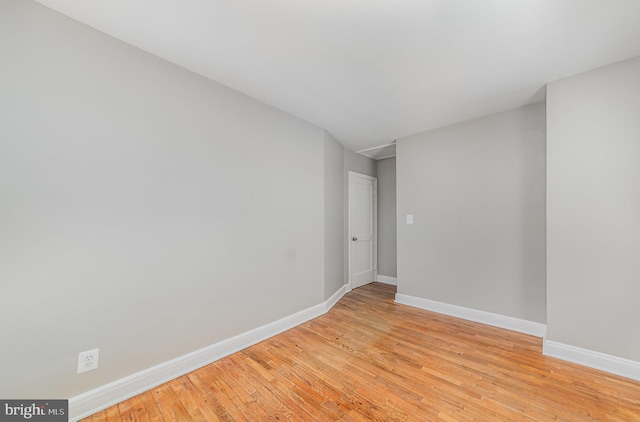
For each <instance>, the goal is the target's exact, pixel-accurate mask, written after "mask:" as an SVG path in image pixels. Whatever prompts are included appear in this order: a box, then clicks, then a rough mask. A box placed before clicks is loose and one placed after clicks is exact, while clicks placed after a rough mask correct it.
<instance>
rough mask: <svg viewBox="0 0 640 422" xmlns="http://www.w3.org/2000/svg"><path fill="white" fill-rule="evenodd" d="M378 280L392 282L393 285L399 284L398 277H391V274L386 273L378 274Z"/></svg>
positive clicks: (386, 282)
mask: <svg viewBox="0 0 640 422" xmlns="http://www.w3.org/2000/svg"><path fill="white" fill-rule="evenodd" d="M376 281H378V282H380V283H385V284H391V285H393V286H397V285H398V279H397V278H396V277H389V276H386V275H380V274H378V276H377V277H376Z"/></svg>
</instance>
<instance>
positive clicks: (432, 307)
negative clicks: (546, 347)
mask: <svg viewBox="0 0 640 422" xmlns="http://www.w3.org/2000/svg"><path fill="white" fill-rule="evenodd" d="M396 303H400V304H403V305H409V306H413V307H416V308H420V309H426V310H427V311H432V312H437V313H440V314H445V315H449V316H453V317H456V318H462V319H466V320H469V321H473V322H479V323H481V324H486V325H491V326H494V327H498V328H505V329H507V330H512V331H517V332H519V333H524V334H530V335H532V336H536V337H544V335H545V333H546V332H547V326H546V325H545V324H540V323H538V322H533V321H527V320H524V319H519V318H514V317H510V316H505V315H500V314H494V313H491V312H485V311H479V310H477V309H471V308H465V307H463V306H457V305H450V304H448V303H443V302H437V301H435V300H429V299H423V298H421V297H416V296H409V295H405V294H401V293H397V294H396Z"/></svg>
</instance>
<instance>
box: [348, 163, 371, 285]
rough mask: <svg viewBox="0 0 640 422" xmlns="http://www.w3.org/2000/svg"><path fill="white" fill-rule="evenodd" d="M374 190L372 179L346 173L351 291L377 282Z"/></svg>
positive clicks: (362, 175)
mask: <svg viewBox="0 0 640 422" xmlns="http://www.w3.org/2000/svg"><path fill="white" fill-rule="evenodd" d="M377 190H378V180H377V179H376V178H375V177H371V176H366V175H364V174H359V173H354V172H351V171H350V172H349V282H350V284H351V288H352V289H355V288H356V287H360V286H363V285H365V284H367V283H371V282H372V281H375V279H376V275H377V274H376V272H377V268H376V265H377V262H376V261H377V245H376V234H377V233H376V232H377V226H378V224H377V210H378V201H377Z"/></svg>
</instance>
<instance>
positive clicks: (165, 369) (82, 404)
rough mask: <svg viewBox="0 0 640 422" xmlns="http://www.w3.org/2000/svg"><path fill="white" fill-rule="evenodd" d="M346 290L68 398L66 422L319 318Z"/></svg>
mask: <svg viewBox="0 0 640 422" xmlns="http://www.w3.org/2000/svg"><path fill="white" fill-rule="evenodd" d="M349 290H350V289H349V286H348V285H346V284H345V285H344V286H342V287H341V288H340V289H338V291H337V292H335V293H334V294H333V295H332V296H331V297H330V298H329V299H327V300H326V301H324V302H323V303H320V304H318V305H315V306H312V307H310V308H307V309H304V310H302V311H300V312H297V313H295V314H293V315H289V316H287V317H284V318H282V319H280V320H278V321H274V322H272V323H269V324H266V325H263V326H261V327H258V328H255V329H253V330H250V331H247V332H245V333H242V334H239V335H237V336H235V337H231V338H229V339H226V340H222V341H220V342H218V343H215V344H212V345H210V346H207V347H204V348H202V349H200V350H196V351H194V352H191V353H188V354H186V355H183V356H180V357H177V358H175V359H172V360H169V361H167V362H163V363H161V364H159V365H156V366H153V367H151V368H148V369H145V370H143V371H140V372H137V373H135V374H132V375H129V376H127V377H124V378H121V379H119V380H116V381H114V382H111V383H109V384H106V385H103V386H101V387H98V388H96V389H94V390H91V391H87V392H86V393H82V394H80V395H77V396H75V397H72V398H71V399H69V420H70V421H72V422H74V421H78V420H80V419H82V418H86V417H87V416H89V415H92V414H94V413H96V412H99V411H100V410H103V409H106V408H107V407H109V406H113V405H114V404H117V403H120V402H121V401H123V400H126V399H128V398H131V397H133V396H135V395H137V394H140V393H143V392H145V391H147V390H150V389H151V388H153V387H156V386H158V385H160V384H163V383H165V382H167V381H171V380H172V379H175V378H177V377H180V376H182V375H184V374H187V373H189V372H192V371H194V370H196V369H198V368H201V367H203V366H205V365H208V364H210V363H211V362H215V361H216V360H218V359H221V358H223V357H225V356H229V355H230V354H232V353H235V352H238V351H240V350H243V349H246V348H247V347H250V346H253V345H254V344H257V343H259V342H261V341H263V340H266V339H268V338H270V337H273V336H275V335H276V334H279V333H282V332H283V331H286V330H289V329H291V328H293V327H295V326H297V325H300V324H302V323H304V322H307V321H309V320H311V319H313V318H316V317H319V316H320V315H323V314H325V313H326V312H327V311H329V309H331V308H332V307H333V306H334V305H335V304H336V303H337V302H338V301H339V300H340V299H341V298H342V296H344V295H345V293H347V292H348V291H349Z"/></svg>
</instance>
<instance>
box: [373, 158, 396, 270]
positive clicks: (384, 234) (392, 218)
mask: <svg viewBox="0 0 640 422" xmlns="http://www.w3.org/2000/svg"><path fill="white" fill-rule="evenodd" d="M377 173H378V274H380V275H386V276H388V277H396V275H397V244H396V236H397V233H396V224H397V218H396V158H395V157H392V158H387V159H384V160H378V162H377Z"/></svg>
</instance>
